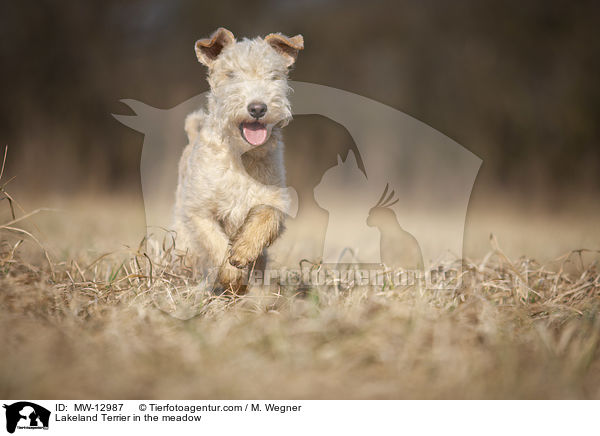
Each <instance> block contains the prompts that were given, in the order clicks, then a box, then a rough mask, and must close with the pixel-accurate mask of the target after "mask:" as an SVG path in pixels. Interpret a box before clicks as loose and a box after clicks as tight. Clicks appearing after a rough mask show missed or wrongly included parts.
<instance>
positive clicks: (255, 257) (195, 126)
mask: <svg viewBox="0 0 600 436" xmlns="http://www.w3.org/2000/svg"><path fill="white" fill-rule="evenodd" d="M303 48H304V40H303V38H302V36H301V35H296V36H294V37H291V38H289V37H286V36H283V35H281V34H270V35H268V36H266V37H265V38H256V39H252V40H249V39H243V40H241V41H236V40H235V37H234V35H233V34H232V33H231V32H230V31H229V30H227V29H224V28H219V29H218V30H217V31H215V32H214V33H213V34H212V36H211V37H210V38H207V39H201V40H199V41H197V42H196V55H197V56H198V60H199V61H200V62H201V63H203V64H204V65H206V66H207V67H208V82H209V85H210V93H209V96H208V104H207V108H206V109H201V110H198V111H196V112H193V113H192V114H190V115H189V116H188V117H187V119H186V123H185V128H186V132H187V134H188V138H189V144H188V145H187V147H186V148H185V150H184V151H183V155H182V156H181V160H180V163H179V178H178V185H177V193H176V199H175V209H174V222H173V227H174V230H175V232H176V235H177V240H176V243H177V247H178V248H180V249H183V250H187V251H188V253H189V254H191V255H192V257H193V258H194V259H195V261H196V262H197V263H198V265H200V266H201V267H202V269H203V270H204V272H205V273H208V272H210V271H218V273H217V277H216V280H217V283H216V284H217V287H219V288H222V289H224V290H225V289H229V290H231V291H233V292H236V293H239V292H243V291H245V285H244V281H245V279H246V278H247V274H248V270H249V269H250V268H251V269H254V270H261V269H264V268H265V265H266V253H265V249H266V247H268V246H269V245H270V244H271V243H272V242H273V241H274V240H275V239H276V238H277V237H278V236H279V234H280V233H281V231H282V229H283V220H284V217H285V213H286V212H287V210H288V208H289V206H290V194H289V191H288V189H287V188H286V186H285V168H284V164H283V141H282V135H281V128H282V127H284V126H285V125H286V124H287V123H288V122H289V121H290V120H291V117H292V112H291V109H290V103H289V100H288V94H289V91H290V88H289V86H288V82H287V75H288V70H289V68H290V67H291V66H292V65H293V64H294V62H295V61H296V57H297V55H298V52H299V51H300V50H302V49H303Z"/></svg>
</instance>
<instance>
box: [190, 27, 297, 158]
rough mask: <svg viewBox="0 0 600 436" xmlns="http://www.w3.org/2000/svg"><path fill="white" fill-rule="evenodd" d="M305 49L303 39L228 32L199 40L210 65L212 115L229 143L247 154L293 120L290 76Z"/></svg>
mask: <svg viewBox="0 0 600 436" xmlns="http://www.w3.org/2000/svg"><path fill="white" fill-rule="evenodd" d="M303 48H304V40H303V38H302V36H301V35H296V36H294V37H292V38H288V37H287V36H284V35H281V34H275V33H274V34H270V35H268V36H266V37H265V38H256V39H252V40H249V39H244V40H242V41H236V40H235V37H234V36H233V33H231V32H230V31H229V30H227V29H223V28H219V29H218V30H217V31H215V32H214V33H213V34H212V35H211V37H210V38H206V39H200V40H199V41H197V42H196V55H197V56H198V60H199V61H200V62H201V63H203V64H204V65H206V66H207V67H208V83H209V84H210V87H211V93H210V97H209V101H208V105H209V108H208V109H209V113H210V114H211V116H212V118H213V122H217V123H219V126H218V129H219V131H220V132H222V134H223V135H225V138H223V139H224V140H226V141H227V142H229V143H233V144H237V145H238V146H239V147H240V149H241V150H242V151H247V150H250V149H252V148H255V147H258V146H261V145H263V144H265V143H266V142H267V141H268V139H269V137H270V136H271V134H272V132H273V129H278V128H280V127H283V126H285V125H286V124H287V123H288V122H289V121H290V119H291V117H292V113H291V109H290V103H289V100H288V94H289V91H290V88H289V86H288V84H287V75H288V71H289V69H290V67H291V66H292V65H293V64H294V62H295V61H296V57H297V56H298V52H299V51H300V50H302V49H303Z"/></svg>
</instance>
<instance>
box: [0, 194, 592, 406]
mask: <svg viewBox="0 0 600 436" xmlns="http://www.w3.org/2000/svg"><path fill="white" fill-rule="evenodd" d="M1 195H2V196H7V195H9V194H8V193H7V192H6V190H5V187H4V186H3V188H2V194H1ZM7 198H10V197H7ZM10 202H11V204H12V210H13V212H11V206H10V205H9V203H8V199H6V200H2V203H0V205H2V204H5V205H7V208H6V213H7V215H6V221H5V222H6V223H7V224H4V225H1V226H0V232H1V243H0V330H1V331H2V339H3V340H2V341H1V342H0V344H1V345H0V353H1V354H2V359H1V360H0V396H1V397H4V398H34V399H35V398H38V399H39V398H257V397H258V398H600V354H599V350H598V345H599V341H600V275H599V273H598V268H597V265H596V264H595V263H594V262H590V261H589V260H588V258H589V257H590V255H592V254H593V253H587V252H585V251H573V252H570V253H568V254H567V255H565V256H564V257H562V258H561V259H558V261H556V262H554V263H548V264H538V263H537V262H536V261H534V260H532V259H528V258H525V257H523V258H520V259H518V260H510V259H509V258H508V257H507V256H506V255H504V254H503V252H502V251H501V250H500V248H499V247H498V246H497V243H496V242H495V241H492V249H491V251H490V252H489V254H488V255H487V256H485V257H483V259H482V260H479V261H469V260H464V261H462V262H459V261H456V262H455V263H454V264H452V265H446V266H445V268H448V269H450V268H456V267H459V266H462V268H463V274H464V275H463V285H462V286H461V287H460V288H458V289H456V290H454V291H446V292H440V291H426V292H420V291H418V290H416V289H415V288H413V287H404V288H396V289H387V288H386V289H385V290H380V289H368V288H351V289H346V290H342V288H340V287H336V286H330V287H326V288H325V287H323V288H319V289H312V290H310V292H308V293H298V292H296V289H293V288H287V289H279V290H277V292H272V293H271V292H262V293H261V292H255V293H251V294H250V295H248V296H245V297H242V298H239V299H236V300H232V299H228V298H225V297H217V296H214V295H211V294H210V293H208V292H206V291H205V290H203V287H202V283H198V281H197V280H195V279H194V278H193V277H192V275H191V274H189V271H187V270H186V268H185V267H182V265H181V263H177V262H175V264H172V263H171V264H169V263H166V262H163V261H161V259H157V258H154V259H153V260H152V261H151V260H150V257H152V256H148V253H147V252H145V251H144V248H143V246H141V247H133V248H124V249H123V250H121V251H118V252H113V253H109V254H106V255H104V256H98V255H96V254H90V253H88V254H81V253H79V254H76V255H71V254H69V253H68V256H66V257H65V256H60V255H57V254H53V253H47V252H46V251H45V249H44V244H43V243H42V242H40V241H41V240H42V238H41V237H37V236H36V229H35V228H31V229H29V228H26V226H25V223H26V222H27V220H24V219H23V218H24V217H25V214H24V213H23V212H22V211H19V209H18V206H17V205H16V202H14V201H13V200H12V199H11V200H10ZM13 213H14V217H13V216H12V214H13ZM115 222H118V217H117V219H116V221H113V222H107V223H106V224H105V225H106V226H108V227H109V228H110V226H114V225H116V224H115ZM69 231H71V232H72V231H76V232H82V231H83V230H82V229H79V228H78V229H74V228H69ZM58 233H59V232H55V235H54V236H55V237H59V236H60V235H59V234H58ZM63 236H64V237H65V238H66V235H65V234H64V233H63ZM32 238H34V239H32ZM22 241H24V242H22ZM36 241H37V242H36ZM38 242H39V243H38ZM63 254H64V253H63ZM59 258H65V259H67V260H61V261H59V260H57V259H59ZM169 312H170V313H171V314H174V315H176V316H177V317H180V318H188V317H189V316H191V315H197V316H194V317H192V318H191V319H188V320H187V321H181V320H180V319H177V317H174V316H170V315H169V314H168V313H169Z"/></svg>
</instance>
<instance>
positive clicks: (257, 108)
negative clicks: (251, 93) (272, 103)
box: [248, 102, 267, 120]
mask: <svg viewBox="0 0 600 436" xmlns="http://www.w3.org/2000/svg"><path fill="white" fill-rule="evenodd" d="M248 113H249V114H250V116H251V117H252V118H256V119H257V120H258V119H259V118H260V117H262V116H263V115H264V114H266V113H267V105H266V104H264V103H259V102H252V103H250V104H249V105H248Z"/></svg>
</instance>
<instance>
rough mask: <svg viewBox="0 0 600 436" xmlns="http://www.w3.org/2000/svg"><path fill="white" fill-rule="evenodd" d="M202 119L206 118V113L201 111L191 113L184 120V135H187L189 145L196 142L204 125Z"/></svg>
mask: <svg viewBox="0 0 600 436" xmlns="http://www.w3.org/2000/svg"><path fill="white" fill-rule="evenodd" d="M204 118H206V113H205V112H204V111H203V110H202V109H200V110H197V111H195V112H192V113H191V114H189V115H188V116H187V117H186V118H185V133H187V136H188V141H189V143H190V144H193V143H194V141H195V140H196V137H197V136H198V132H200V129H201V128H202V124H204Z"/></svg>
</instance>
